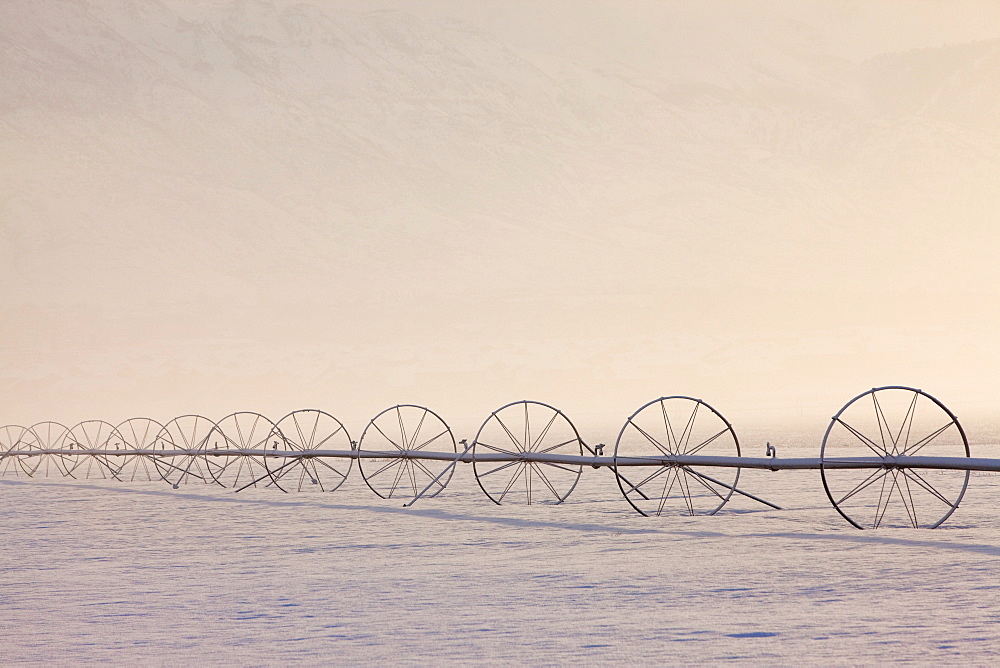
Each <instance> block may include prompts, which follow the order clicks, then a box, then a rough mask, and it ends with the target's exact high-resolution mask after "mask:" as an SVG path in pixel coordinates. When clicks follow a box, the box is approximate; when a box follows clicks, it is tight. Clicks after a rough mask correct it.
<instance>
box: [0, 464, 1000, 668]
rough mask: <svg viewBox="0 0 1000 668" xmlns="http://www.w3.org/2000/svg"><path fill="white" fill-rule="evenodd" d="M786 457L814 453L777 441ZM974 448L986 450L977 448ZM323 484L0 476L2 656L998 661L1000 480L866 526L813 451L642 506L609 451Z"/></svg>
mask: <svg viewBox="0 0 1000 668" xmlns="http://www.w3.org/2000/svg"><path fill="white" fill-rule="evenodd" d="M781 454H782V455H783V456H809V455H814V454H815V452H814V451H812V449H810V450H800V451H793V450H792V449H788V448H786V449H784V451H783V452H782V453H781ZM979 454H980V455H982V456H995V453H987V452H983V451H980V453H979ZM357 473H358V472H357V470H355V471H353V472H352V475H351V477H350V478H349V479H348V481H347V482H346V483H345V484H344V486H343V487H341V488H340V489H339V490H338V491H337V492H335V493H334V494H329V495H312V494H288V495H285V494H281V493H279V492H275V491H270V490H248V491H246V492H242V493H240V494H234V493H233V492H232V491H228V490H222V489H217V488H211V487H207V486H205V487H202V486H200V485H198V486H187V487H186V488H182V489H181V490H178V491H175V490H172V489H170V488H169V487H168V486H166V485H164V484H162V483H128V484H123V483H113V482H107V481H62V480H54V479H49V480H27V479H24V478H21V479H14V478H5V479H0V516H2V525H3V527H4V543H5V549H4V550H3V552H2V556H0V571H2V580H3V583H4V585H3V590H2V591H3V595H2V597H0V629H2V632H3V642H2V644H0V661H2V662H3V663H6V664H9V663H14V662H33V663H43V662H44V663H49V662H60V663H67V662H70V663H76V662H84V661H86V662H94V661H111V662H115V663H134V662H137V661H141V662H144V663H157V662H162V663H170V664H177V663H195V662H211V663H243V664H257V663H260V664H264V663H271V664H274V663H286V662H291V661H302V662H312V663H319V662H324V663H328V662H350V663H357V662H369V663H392V664H405V663H419V664H426V663H429V662H433V663H443V662H450V663H509V662H517V663H534V664H539V663H607V662H612V661H614V662H625V663H645V664H650V663H687V662H721V661H746V662H756V663H761V662H763V663H793V662H794V663H802V662H817V663H830V662H839V663H845V662H847V663H857V662H868V663H871V662H876V661H877V662H882V661H887V660H915V661H919V662H927V663H930V662H940V661H946V662H952V663H954V662H958V661H961V662H963V663H967V662H979V663H991V662H993V661H996V660H997V659H996V657H997V656H998V654H1000V634H998V626H997V623H998V622H1000V583H998V581H997V580H998V579H997V575H998V571H1000V566H998V565H997V564H998V559H997V558H998V557H1000V543H998V536H1000V519H998V518H997V516H996V513H995V512H994V503H993V499H995V498H997V496H998V495H1000V484H998V481H1000V478H997V477H996V476H993V475H984V474H978V475H977V474H973V478H972V480H971V482H970V486H969V492H968V494H967V496H966V499H965V501H964V502H963V505H962V507H961V508H960V509H959V510H958V511H957V512H956V513H955V515H954V516H953V517H952V518H951V520H950V521H949V522H948V523H946V524H945V525H944V526H943V527H942V528H940V529H937V530H934V531H929V530H905V529H890V530H878V531H867V532H862V531H858V530H856V529H854V528H852V527H850V526H849V525H848V524H847V523H846V522H844V521H843V519H842V518H841V517H840V516H839V515H838V514H837V513H836V512H835V511H834V510H833V509H832V508H831V507H830V506H829V504H828V503H827V501H826V498H825V496H824V494H823V491H822V487H821V484H820V480H819V474H818V473H817V472H815V471H803V472H777V473H774V472H770V471H744V472H743V475H742V476H741V487H743V488H745V489H747V490H748V491H751V492H754V493H757V494H760V495H762V496H764V497H765V498H767V499H769V500H771V501H773V502H775V503H778V504H779V505H782V506H783V507H784V508H785V510H782V511H776V510H769V509H766V508H765V507H763V506H760V505H758V504H756V503H754V502H753V501H750V500H747V499H741V498H734V500H733V501H732V502H731V503H730V504H729V505H727V506H726V508H725V509H723V511H722V512H721V513H720V514H718V515H716V516H714V517H683V516H670V517H662V518H645V517H641V516H639V515H637V514H636V513H634V511H632V509H631V508H630V507H629V506H628V505H627V504H626V503H625V501H624V500H623V499H622V497H621V495H620V493H619V491H618V489H617V486H616V485H615V483H614V479H613V478H612V477H611V475H610V474H609V473H608V472H607V471H604V470H602V471H594V470H592V469H586V470H585V471H584V476H583V479H582V481H581V483H580V485H579V487H578V488H577V490H576V491H575V492H574V494H573V495H572V496H571V497H570V499H569V500H568V501H567V502H566V503H565V504H563V505H561V506H552V505H544V504H535V505H532V506H523V505H504V506H500V507H498V506H494V505H493V504H492V503H490V502H489V501H488V500H487V499H486V498H485V497H484V496H483V494H482V492H481V491H480V490H479V489H478V487H477V486H476V484H475V480H474V478H473V476H472V472H471V468H470V467H468V466H466V465H463V467H462V468H459V470H458V471H457V473H456V475H455V477H454V478H453V480H452V482H451V484H450V485H449V487H448V488H447V489H446V490H445V492H444V493H443V494H441V495H440V496H439V497H437V498H433V499H423V500H421V501H419V502H418V504H417V505H416V506H414V507H413V508H409V509H404V508H402V507H401V504H400V502H398V501H385V500H382V499H378V498H376V497H375V496H374V495H373V494H372V493H371V492H370V490H368V489H367V488H366V487H365V485H364V482H363V481H362V479H361V477H360V476H358V475H357Z"/></svg>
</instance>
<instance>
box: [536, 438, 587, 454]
mask: <svg viewBox="0 0 1000 668" xmlns="http://www.w3.org/2000/svg"><path fill="white" fill-rule="evenodd" d="M576 440H577V439H576V438H571V439H569V440H568V441H563V442H562V443H556V444H555V445H553V446H551V447H548V448H545V449H544V450H539V451H538V454H540V455H543V454H545V453H546V452H552V451H553V450H558V449H559V448H561V447H563V446H564V445H569V444H570V443H575V442H576Z"/></svg>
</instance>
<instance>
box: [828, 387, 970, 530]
mask: <svg viewBox="0 0 1000 668" xmlns="http://www.w3.org/2000/svg"><path fill="white" fill-rule="evenodd" d="M898 455H904V456H914V455H920V456H936V457H968V456H969V441H968V439H967V438H966V436H965V430H963V429H962V425H961V424H959V422H958V418H956V417H955V415H954V414H953V413H952V412H951V411H950V410H948V409H947V408H946V407H945V406H944V404H942V403H941V402H940V401H938V400H937V399H935V398H934V397H932V396H931V395H929V394H927V393H926V392H923V391H921V390H917V389H914V388H912V387H902V386H888V387H878V388H875V389H872V390H869V391H868V392H864V393H862V394H859V395H858V396H857V397H855V398H854V399H851V400H850V401H849V402H848V403H847V405H846V406H844V407H843V408H841V409H840V411H839V412H838V413H837V414H836V415H834V416H833V419H832V420H831V421H830V426H829V427H828V428H827V430H826V434H825V435H824V436H823V445H822V447H821V449H820V474H821V476H822V478H823V488H824V489H825V490H826V494H827V496H828V497H829V498H830V502H831V503H832V504H833V507H834V508H836V509H837V512H839V513H840V514H841V515H843V516H844V519H846V520H847V521H848V522H850V523H851V524H853V525H854V526H856V527H857V528H859V529H877V528H878V527H882V526H897V527H912V528H929V529H933V528H935V527H937V526H939V525H940V524H941V523H942V522H944V521H945V520H946V519H948V517H949V516H950V515H951V514H952V513H953V512H955V509H956V508H958V504H959V503H960V502H961V500H962V497H963V496H964V495H965V490H966V487H967V486H968V484H969V471H956V470H943V469H919V470H917V469H912V468H902V467H899V466H893V465H892V462H891V458H892V457H895V456H898ZM845 459H846V460H851V459H860V460H861V461H868V462H872V463H871V464H870V465H869V466H865V467H861V468H849V469H843V468H834V466H833V463H834V461H836V460H841V461H842V460H845Z"/></svg>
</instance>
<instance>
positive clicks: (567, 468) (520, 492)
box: [472, 401, 583, 504]
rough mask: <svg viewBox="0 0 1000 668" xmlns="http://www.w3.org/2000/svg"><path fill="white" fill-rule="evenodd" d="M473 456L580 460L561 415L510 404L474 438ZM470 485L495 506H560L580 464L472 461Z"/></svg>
mask: <svg viewBox="0 0 1000 668" xmlns="http://www.w3.org/2000/svg"><path fill="white" fill-rule="evenodd" d="M472 452H473V454H476V453H477V452H482V453H491V452H497V453H502V454H506V455H508V456H517V455H520V454H522V453H528V452H530V453H536V454H556V455H578V456H582V455H583V441H582V440H581V439H580V434H579V432H577V430H576V427H575V426H573V423H572V422H571V421H570V420H569V418H567V417H566V416H565V415H564V414H563V412H562V411H560V410H558V409H556V408H554V407H552V406H549V405H548V404H543V403H541V402H538V401H516V402H513V403H510V404H507V405H506V406H503V407H502V408H499V409H497V410H496V411H494V412H493V413H492V414H491V415H490V416H489V417H488V418H486V421H485V422H483V424H482V426H481V427H480V428H479V431H478V432H477V433H476V440H475V441H474V442H473V446H472ZM472 466H473V470H474V471H475V474H476V482H478V483H479V487H480V488H481V489H482V490H483V492H484V493H485V494H486V496H488V497H489V498H490V500H492V501H493V502H494V503H496V504H500V503H502V502H504V501H511V502H516V501H524V502H525V503H528V504H531V503H535V502H538V501H543V502H549V503H562V502H563V501H565V500H566V499H567V498H568V497H569V495H570V494H571V493H572V492H573V489H574V488H575V487H576V484H577V482H579V480H580V474H581V472H582V471H583V465H582V464H561V463H553V462H534V461H524V460H517V461H509V462H486V461H482V462H480V461H477V460H476V459H473V463H472Z"/></svg>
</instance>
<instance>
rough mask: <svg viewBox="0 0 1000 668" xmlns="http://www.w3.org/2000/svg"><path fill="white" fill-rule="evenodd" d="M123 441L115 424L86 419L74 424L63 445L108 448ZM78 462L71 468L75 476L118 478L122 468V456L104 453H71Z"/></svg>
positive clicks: (80, 448)
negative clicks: (113, 456) (112, 456)
mask: <svg viewBox="0 0 1000 668" xmlns="http://www.w3.org/2000/svg"><path fill="white" fill-rule="evenodd" d="M120 442H121V435H120V434H117V433H116V431H115V426H114V425H113V424H110V423H108V422H104V421H103V420H85V421H83V422H80V423H78V424H76V425H74V426H73V427H72V428H71V429H70V430H69V432H68V433H67V434H66V438H65V439H63V447H64V448H66V449H69V450H91V451H95V450H96V451H101V450H107V449H108V446H109V444H116V443H120ZM71 456H72V457H75V458H76V463H75V465H74V467H73V469H72V470H71V472H70V473H71V475H72V476H73V477H74V478H78V479H81V480H86V479H91V478H102V479H105V480H106V479H109V478H111V479H117V477H118V471H119V470H120V469H121V464H122V461H121V458H120V457H115V458H114V459H112V458H111V457H108V456H107V455H104V454H85V455H71Z"/></svg>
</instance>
